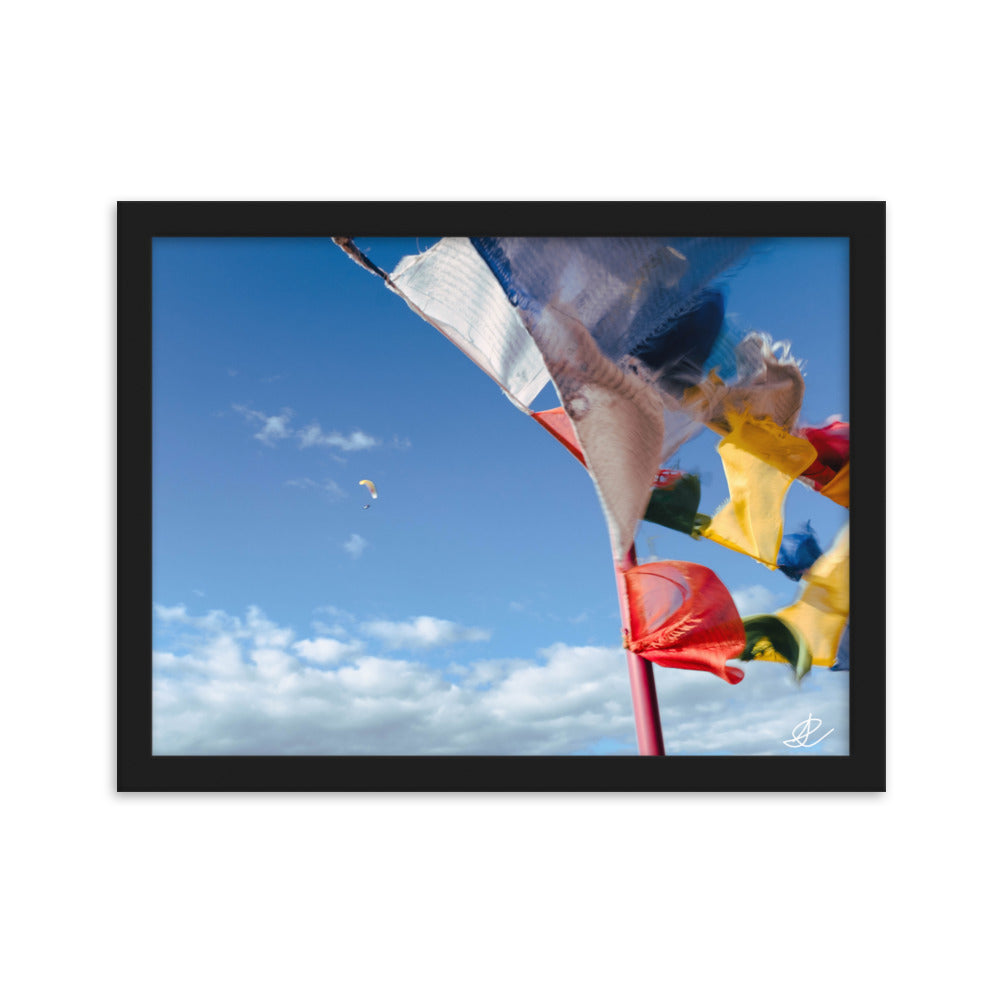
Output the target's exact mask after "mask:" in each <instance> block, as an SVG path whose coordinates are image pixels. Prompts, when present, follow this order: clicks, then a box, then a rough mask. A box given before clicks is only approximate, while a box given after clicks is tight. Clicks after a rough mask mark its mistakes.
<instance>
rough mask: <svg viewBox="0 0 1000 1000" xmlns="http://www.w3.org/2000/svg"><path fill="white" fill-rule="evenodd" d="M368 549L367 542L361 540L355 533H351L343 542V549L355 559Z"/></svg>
mask: <svg viewBox="0 0 1000 1000" xmlns="http://www.w3.org/2000/svg"><path fill="white" fill-rule="evenodd" d="M367 547H368V542H367V541H366V540H365V539H364V538H362V537H361V536H360V535H359V534H358V533H357V532H356V531H355V532H352V534H351V537H350V538H348V539H347V541H346V542H344V548H345V549H346V550H347V552H349V553H350V554H351V555H352V556H353V557H354V558H355V559H357V558H358V556H360V555H361V553H362V552H364V550H365V549H366V548H367Z"/></svg>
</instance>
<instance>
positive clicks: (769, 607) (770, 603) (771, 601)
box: [732, 583, 790, 618]
mask: <svg viewBox="0 0 1000 1000" xmlns="http://www.w3.org/2000/svg"><path fill="white" fill-rule="evenodd" d="M732 598H733V603H734V604H735V605H736V610H737V611H739V613H740V615H741V616H742V617H744V618H745V617H747V616H748V615H766V614H771V613H772V612H774V611H777V610H778V608H784V607H786V606H787V605H788V604H789V603H790V602H789V601H788V600H787V599H784V598H781V597H777V596H776V595H775V594H772V593H771V591H770V590H768V589H767V587H763V586H761V585H760V584H759V583H755V584H752V585H751V586H749V587H743V588H741V589H739V590H734V591H732Z"/></svg>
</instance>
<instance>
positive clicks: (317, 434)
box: [297, 423, 378, 451]
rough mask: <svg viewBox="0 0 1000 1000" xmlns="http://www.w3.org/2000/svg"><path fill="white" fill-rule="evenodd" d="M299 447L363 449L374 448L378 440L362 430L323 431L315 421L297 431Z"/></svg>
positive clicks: (344, 449) (345, 449) (343, 449)
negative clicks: (346, 432)
mask: <svg viewBox="0 0 1000 1000" xmlns="http://www.w3.org/2000/svg"><path fill="white" fill-rule="evenodd" d="M297 436H298V439H299V447H300V448H314V447H326V448H340V449H341V450H342V451H364V450H365V449H366V448H374V447H375V445H377V444H378V440H377V439H376V438H373V437H372V436H371V435H370V434H366V433H365V432H364V431H352V432H351V433H350V434H341V433H340V432H339V431H328V432H326V431H324V430H323V428H322V427H320V425H319V424H317V423H311V424H309V426H308V427H304V428H302V430H300V431H298V432H297Z"/></svg>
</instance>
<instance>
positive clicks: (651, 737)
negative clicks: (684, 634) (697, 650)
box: [615, 545, 666, 757]
mask: <svg viewBox="0 0 1000 1000" xmlns="http://www.w3.org/2000/svg"><path fill="white" fill-rule="evenodd" d="M635 565H637V563H636V558H635V546H634V545H633V546H632V547H631V548H630V549H629V550H628V554H627V555H626V556H625V558H624V559H622V560H620V561H619V560H617V559H616V560H615V579H616V581H617V583H618V607H619V608H620V609H621V615H622V628H623V629H627V628H628V623H629V617H628V594H627V592H626V590H625V570H627V569H631V567H633V566H635ZM625 655H626V657H627V658H628V680H629V685H630V686H631V688H632V710H633V712H635V735H636V738H637V740H638V742H639V753H640V755H642V756H643V757H665V756H666V752H665V751H664V749H663V727H662V726H661V724H660V706H659V703H658V702H657V700H656V681H655V680H654V679H653V664H652V663H650V662H649V660H646V659H644V658H643V657H641V656H640V655H639V654H638V653H633V652H632V651H631V650H626V652H625Z"/></svg>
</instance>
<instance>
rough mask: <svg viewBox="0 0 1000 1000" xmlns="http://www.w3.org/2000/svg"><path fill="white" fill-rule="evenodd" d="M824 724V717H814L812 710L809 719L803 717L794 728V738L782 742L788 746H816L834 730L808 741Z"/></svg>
mask: <svg viewBox="0 0 1000 1000" xmlns="http://www.w3.org/2000/svg"><path fill="white" fill-rule="evenodd" d="M822 725H823V720H822V719H814V718H813V717H812V712H810V713H809V718H808V719H803V721H802V722H800V723H799V724H798V725H797V726H796V727H795V728H794V729H793V730H792V738H791V739H790V740H783V741H782V742H783V743H784V744H785V746H786V747H814V746H816V744H817V743H821V742H822V741H823V740H825V739H826V738H827V736H829V735H830V733H832V732H833V730H832V729H830V730H828V731H827V732H825V733H824V734H823V735H822V736H820V737H819V738H818V739H815V740H813V741H812V743H808V742H807V740H808V739H809V737H810V736H812V734H813V733H814V732H816V730H817V729H819V727H820V726H822Z"/></svg>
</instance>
